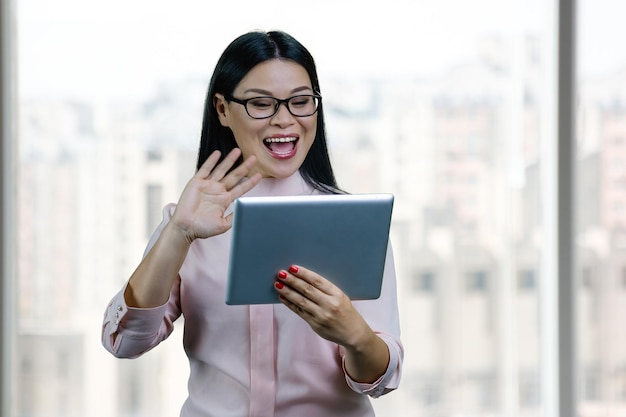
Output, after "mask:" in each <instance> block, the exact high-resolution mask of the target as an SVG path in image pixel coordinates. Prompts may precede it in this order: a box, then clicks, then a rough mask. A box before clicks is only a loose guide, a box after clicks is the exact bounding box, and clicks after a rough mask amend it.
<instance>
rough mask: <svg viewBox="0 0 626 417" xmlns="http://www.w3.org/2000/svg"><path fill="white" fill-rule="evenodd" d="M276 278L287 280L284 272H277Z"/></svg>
mask: <svg viewBox="0 0 626 417" xmlns="http://www.w3.org/2000/svg"><path fill="white" fill-rule="evenodd" d="M278 278H280V279H285V278H287V273H286V272H285V271H279V272H278Z"/></svg>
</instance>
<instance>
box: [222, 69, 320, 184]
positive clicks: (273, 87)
mask: <svg viewBox="0 0 626 417" xmlns="http://www.w3.org/2000/svg"><path fill="white" fill-rule="evenodd" d="M299 94H315V92H314V91H313V89H312V87H311V80H310V78H309V75H308V73H307V72H306V70H305V69H304V67H303V66H301V65H299V64H296V63H295V62H292V61H286V60H280V59H272V60H270V61H265V62H263V63H261V64H259V65H257V66H256V67H254V68H252V70H250V72H249V73H248V74H247V75H246V76H245V77H244V78H243V79H242V80H241V82H240V83H239V84H238V85H237V87H236V88H235V91H233V94H232V96H233V97H235V98H237V99H240V100H245V99H249V98H253V97H259V96H271V97H276V98H278V99H286V98H289V97H292V96H295V95H299ZM214 103H215V108H216V109H217V113H218V116H219V119H220V122H221V123H222V125H223V126H226V127H229V128H230V129H231V130H232V132H233V134H234V136H235V140H236V142H237V146H239V148H240V149H241V152H242V154H243V157H244V158H248V157H249V156H251V155H255V156H256V158H257V163H256V166H255V171H254V172H253V173H251V174H250V175H252V174H254V173H256V172H260V173H261V174H262V175H263V177H265V178H270V177H271V178H286V177H289V176H291V175H292V174H294V173H295V172H296V171H297V170H298V169H299V168H300V165H302V162H303V161H304V158H305V157H306V155H307V153H308V152H309V149H311V145H312V144H313V141H314V140H315V131H316V127H317V113H315V114H313V115H311V116H306V117H296V116H293V115H292V114H291V113H289V110H288V109H287V106H286V104H281V105H280V106H279V108H278V112H277V113H276V114H275V115H273V116H272V117H269V118H267V119H253V118H252V117H250V116H249V115H248V113H246V109H245V107H244V106H243V105H241V104H239V103H236V102H234V101H231V102H228V101H226V100H225V98H224V96H222V95H221V94H216V95H215V97H214Z"/></svg>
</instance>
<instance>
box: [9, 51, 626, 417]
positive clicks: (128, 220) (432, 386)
mask: <svg viewBox="0 0 626 417" xmlns="http://www.w3.org/2000/svg"><path fill="white" fill-rule="evenodd" d="M535 42H536V41H535V40H533V39H529V40H527V44H525V45H523V50H524V51H525V53H524V54H523V55H524V57H525V59H526V62H525V66H524V68H526V70H525V72H524V74H522V76H520V75H519V74H512V73H511V70H510V69H509V68H508V67H507V66H506V65H505V64H504V63H505V62H507V55H506V53H507V51H508V49H509V47H510V45H506V44H502V43H500V42H498V41H497V40H492V41H491V42H488V43H486V44H485V48H484V52H485V53H484V55H483V56H481V57H480V59H479V60H477V61H476V62H473V63H467V64H465V65H460V66H459V67H457V68H454V69H452V70H451V71H450V72H449V73H447V74H443V75H442V76H440V77H439V78H436V79H435V78H434V79H423V80H420V79H398V80H348V81H347V80H343V79H342V80H332V79H331V80H323V81H325V82H324V83H323V87H324V108H325V111H326V116H327V121H326V125H327V128H328V135H329V142H330V143H329V145H330V150H331V158H332V160H333V163H334V166H335V168H336V174H337V177H338V180H339V183H340V186H342V187H343V188H344V189H346V190H347V191H350V192H355V193H356V192H383V191H384V192H393V193H394V194H395V195H396V203H395V207H394V220H393V230H392V244H393V247H394V251H395V253H396V258H397V259H396V261H397V270H398V277H399V283H398V284H399V296H400V302H401V306H400V307H401V321H402V328H403V339H404V343H405V347H406V351H407V356H406V362H405V369H404V380H403V383H402V388H401V389H400V390H399V391H398V392H395V393H392V394H390V395H389V396H387V397H386V398H382V399H380V400H376V401H375V404H376V405H377V408H379V410H380V411H379V412H380V415H393V416H412V417H413V416H455V415H460V414H459V413H460V412H461V410H463V412H464V414H463V415H464V416H475V417H479V416H480V417H482V416H485V417H486V416H496V415H508V414H506V412H510V411H515V415H520V416H522V415H523V416H539V415H541V414H540V413H541V410H540V406H541V403H542V399H541V397H540V392H541V388H540V380H541V378H540V376H541V367H542V363H541V356H540V349H539V345H540V344H539V323H540V320H541V316H540V309H539V300H538V297H539V294H538V289H539V282H540V280H541V279H543V278H544V277H542V275H541V271H540V269H539V265H540V254H541V251H542V237H541V236H542V219H541V216H540V213H541V211H540V206H541V204H542V202H541V201H540V197H539V196H540V180H541V175H542V172H541V158H540V151H539V150H540V140H541V122H542V121H541V118H540V117H539V115H540V114H541V109H540V108H539V106H540V103H541V100H540V97H539V95H540V92H541V87H542V86H541V84H540V83H541V77H540V76H539V70H538V67H539V66H540V62H539V60H538V56H537V54H536V49H537V48H536V45H535ZM625 76H626V73H621V74H616V75H615V77H614V78H607V79H603V80H590V81H588V82H586V83H584V84H583V86H582V88H581V90H580V96H579V100H580V102H579V109H580V117H579V126H578V131H579V134H580V137H579V138H578V143H579V155H578V157H579V161H578V178H577V181H578V184H579V187H578V190H577V191H578V193H577V196H578V205H577V209H578V213H577V221H578V227H579V230H578V238H579V241H578V242H577V243H578V244H579V248H580V276H576V277H572V278H571V279H576V280H580V283H581V292H580V300H579V301H580V303H581V304H580V305H581V310H580V315H581V318H580V321H579V323H580V346H581V349H580V354H581V364H582V370H583V375H584V384H583V392H582V395H583V400H584V415H585V416H588V417H592V416H600V415H602V416H618V415H624V414H626V337H625V336H624V331H623V325H620V323H623V317H625V316H626V314H625V313H626V91H625V89H626V79H625V78H624V77H625ZM205 88H206V80H187V81H181V82H180V84H176V85H169V86H167V85H166V86H161V87H160V89H159V90H158V91H157V92H156V93H155V95H154V97H152V98H151V99H149V100H147V101H146V102H142V103H104V104H103V103H96V104H94V103H76V102H65V101H49V102H46V101H27V102H23V103H21V107H20V111H21V114H20V130H21V131H20V137H21V139H20V144H21V150H20V154H21V160H20V166H19V173H20V178H19V198H20V201H19V219H18V227H17V230H18V231H19V233H18V254H19V259H18V265H19V267H18V270H19V272H18V273H19V280H18V285H19V296H20V299H19V323H18V330H19V341H18V346H19V366H18V368H17V374H18V377H19V381H18V383H19V389H18V393H19V398H18V403H19V404H18V410H19V413H20V414H19V415H21V416H44V415H45V416H63V417H68V416H81V417H82V416H129V417H130V416H151V417H158V416H163V417H165V416H171V415H177V414H178V411H179V408H180V406H181V404H182V400H183V399H184V396H185V387H186V382H187V381H186V379H187V363H186V358H185V356H184V353H183V351H182V342H181V340H180V338H181V335H180V331H179V330H177V331H175V333H174V335H173V336H172V339H176V340H168V341H167V342H165V343H163V344H162V345H161V346H159V348H158V349H156V350H155V351H153V352H149V353H148V354H146V355H145V356H144V357H142V358H140V359H136V360H131V361H126V360H117V359H113V358H112V357H110V355H108V353H107V352H105V351H104V349H103V348H102V347H101V346H100V325H101V318H102V314H103V312H104V308H105V306H106V303H107V302H108V300H109V299H110V298H111V297H112V296H113V295H114V293H115V292H116V291H118V290H119V289H120V288H121V286H122V285H123V283H124V281H125V280H126V279H127V278H128V276H129V275H130V274H131V273H132V271H133V269H134V267H135V266H136V265H137V263H138V261H139V259H140V257H141V255H142V253H143V250H144V247H145V245H146V242H147V239H148V237H149V235H150V234H151V232H152V231H153V230H154V228H155V227H156V225H157V224H158V222H159V221H160V220H161V209H162V207H163V205H164V204H166V203H167V202H170V201H175V200H176V199H177V197H178V195H179V194H180V192H181V191H182V188H183V186H184V184H185V182H186V181H187V179H188V178H189V177H190V176H191V175H192V174H193V172H194V167H195V162H196V161H195V158H196V150H197V145H198V138H199V132H200V122H201V115H202V99H203V97H202V94H203V92H204V91H205ZM178 328H180V326H178ZM103 399H104V400H103ZM607 404H609V405H610V409H608V410H607V408H606V407H607ZM620 413H621V414H620Z"/></svg>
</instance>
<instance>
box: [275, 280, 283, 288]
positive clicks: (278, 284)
mask: <svg viewBox="0 0 626 417" xmlns="http://www.w3.org/2000/svg"><path fill="white" fill-rule="evenodd" d="M274 286H275V287H276V288H278V289H279V290H282V289H283V288H284V287H285V286H284V285H283V283H282V282H279V281H277V282H276V283H275V284H274Z"/></svg>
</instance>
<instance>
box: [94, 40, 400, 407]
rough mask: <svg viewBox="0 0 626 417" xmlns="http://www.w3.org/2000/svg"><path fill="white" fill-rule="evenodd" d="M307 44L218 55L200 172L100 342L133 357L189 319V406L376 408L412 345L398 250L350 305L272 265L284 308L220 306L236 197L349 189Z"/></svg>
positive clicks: (112, 309)
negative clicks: (337, 174)
mask: <svg viewBox="0 0 626 417" xmlns="http://www.w3.org/2000/svg"><path fill="white" fill-rule="evenodd" d="M320 93H321V90H320V88H319V83H318V80H317V74H316V70H315V64H314V61H313V58H312V57H311V55H310V54H309V52H308V51H307V50H306V49H305V48H304V47H303V46H302V45H301V44H300V43H299V42H298V41H296V40H295V39H294V38H292V37H291V36H289V35H288V34H286V33H283V32H267V33H264V32H251V33H247V34H244V35H242V36H240V37H239V38H237V39H235V40H234V41H233V42H232V43H231V44H230V45H229V46H228V47H227V48H226V50H225V51H224V53H223V54H222V56H221V58H220V60H219V62H218V64H217V66H216V69H215V72H214V74H213V77H212V79H211V83H210V86H209V91H208V94H207V99H206V103H205V112H204V121H203V128H202V138H201V144H200V150H199V155H198V169H197V172H196V175H194V177H193V178H192V179H191V180H190V181H189V183H188V184H187V186H186V187H185V189H184V191H183V193H182V195H181V197H180V199H179V201H178V203H177V204H176V205H174V204H170V205H168V206H166V207H165V208H164V210H163V215H164V219H163V222H162V223H161V225H160V226H159V227H158V229H157V230H156V232H155V233H154V236H153V237H152V239H151V241H150V242H149V244H148V248H147V249H146V254H145V256H144V258H143V260H142V261H141V263H140V264H139V266H138V267H137V269H136V270H135V272H134V273H133V274H132V276H131V277H130V279H129V281H128V282H127V284H126V285H125V286H124V288H122V290H121V291H120V292H119V293H118V294H117V295H116V296H115V297H114V298H113V300H112V301H111V303H110V304H109V306H108V307H107V311H106V314H105V319H104V326H103V332H102V341H103V344H104V346H105V347H106V349H107V350H109V351H110V352H111V353H112V354H113V355H115V356H117V357H126V358H129V357H137V356H139V355H141V354H142V353H144V352H146V351H148V350H149V349H152V348H153V347H154V346H156V345H157V344H159V343H160V342H161V341H163V340H164V339H166V338H167V337H168V336H169V334H170V333H171V332H172V330H173V322H174V321H175V320H176V319H177V318H178V317H179V316H180V315H181V314H182V315H183V316H184V318H185V324H184V326H185V330H184V346H185V351H186V353H187V355H188V357H189V361H190V377H189V384H188V387H189V388H188V389H189V396H188V398H187V400H186V402H185V404H184V405H183V408H182V411H181V416H185V417H191V416H193V417H195V416H220V417H224V416H264V417H265V416H307V417H314V416H320V417H322V416H324V417H326V416H359V417H362V416H373V415H374V412H373V409H372V406H371V404H370V401H369V398H368V396H369V397H378V396H380V395H382V394H385V393H387V392H389V391H391V390H393V389H395V388H397V386H398V383H399V379H400V372H401V365H402V355H403V350H402V345H401V342H400V339H399V333H400V330H399V322H398V309H397V302H396V283H395V272H394V265H393V257H392V255H391V250H389V251H388V255H387V261H386V267H385V277H384V282H383V289H382V295H381V297H380V298H379V299H377V300H371V301H355V302H351V301H350V300H349V299H348V297H347V296H346V295H345V294H344V293H343V292H342V291H341V290H340V289H338V288H337V287H336V286H334V285H333V284H332V283H331V282H329V281H327V280H326V279H325V278H324V277H322V276H320V275H318V274H316V273H315V272H314V271H311V270H308V269H306V268H303V267H301V266H298V265H291V266H290V265H286V266H285V269H283V270H280V271H276V272H277V275H276V282H275V284H274V287H275V290H276V292H277V304H274V305H252V306H228V305H226V304H225V302H224V294H225V284H226V283H225V281H226V268H227V265H228V251H229V245H230V232H229V228H230V226H231V220H232V214H231V208H230V206H231V203H232V202H233V201H234V200H235V199H236V198H238V197H240V196H242V195H244V194H246V195H247V196H261V195H300V194H320V193H337V192H339V190H338V187H337V184H336V182H335V178H334V175H333V172H332V168H331V165H330V160H329V157H328V151H327V147H326V138H325V131H324V118H323V112H322V104H321V96H320Z"/></svg>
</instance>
